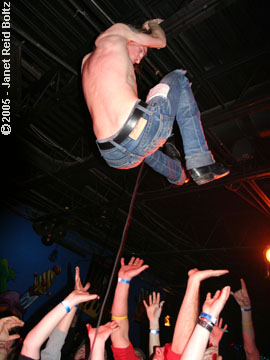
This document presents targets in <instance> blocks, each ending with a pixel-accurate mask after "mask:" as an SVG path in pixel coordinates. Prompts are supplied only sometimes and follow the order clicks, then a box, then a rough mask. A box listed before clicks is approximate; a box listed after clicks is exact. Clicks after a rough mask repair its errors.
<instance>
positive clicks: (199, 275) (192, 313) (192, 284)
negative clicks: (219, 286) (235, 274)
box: [172, 269, 228, 354]
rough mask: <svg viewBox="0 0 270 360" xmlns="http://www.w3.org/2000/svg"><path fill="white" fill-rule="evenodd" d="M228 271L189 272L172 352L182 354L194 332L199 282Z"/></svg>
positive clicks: (196, 270) (197, 308)
mask: <svg viewBox="0 0 270 360" xmlns="http://www.w3.org/2000/svg"><path fill="white" fill-rule="evenodd" d="M227 273H228V270H203V271H199V270H198V269H192V270H190V271H189V273H188V275H189V279H188V284H187V290H186V293H185V296H184V299H183V302H182V305H181V308H180V310H179V314H178V317H177V321H176V325H175V329H174V334H173V340H172V351H173V352H175V353H177V354H182V353H183V351H184V349H185V347H186V344H187V343H188V341H189V338H190V336H191V334H192V332H193V330H194V327H195V325H196V322H197V319H198V312H199V291H200V284H201V281H203V280H205V279H208V278H210V277H213V276H221V275H224V274H227Z"/></svg>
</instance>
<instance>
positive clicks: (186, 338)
mask: <svg viewBox="0 0 270 360" xmlns="http://www.w3.org/2000/svg"><path fill="white" fill-rule="evenodd" d="M147 268H148V265H144V262H143V260H142V259H140V258H135V257H132V258H131V259H130V261H129V263H128V264H125V261H124V259H123V258H122V259H121V266H120V269H119V272H118V282H117V285H116V288H115V293H114V299H113V304H112V309H111V321H109V322H107V323H106V324H104V325H101V326H99V328H98V329H96V328H92V327H91V325H90V324H87V325H86V327H87V333H88V338H89V343H90V357H91V359H93V360H103V359H104V357H105V356H106V352H105V343H106V341H107V340H108V339H109V338H110V341H111V349H112V354H113V357H114V359H115V360H138V359H142V358H143V356H142V353H141V352H140V351H138V349H136V348H135V349H134V348H133V345H132V343H131V342H130V339H129V319H128V296H129V289H130V285H131V281H132V279H133V278H134V277H136V276H138V275H139V274H140V273H141V272H143V271H144V270H146V269H147ZM227 273H228V270H203V271H200V270H198V269H192V270H190V271H189V273H188V281H187V287H186V291H185V295H184V298H183V301H182V304H181V306H180V310H179V313H178V316H177V320H176V324H175V328H174V333H173V337H172V341H171V343H167V344H165V345H161V344H160V334H159V331H160V328H159V320H160V316H161V312H162V308H163V304H164V301H161V299H160V293H158V292H153V293H152V294H150V295H149V299H148V301H147V300H146V299H145V300H144V301H143V303H144V306H145V309H146V313H147V317H148V320H149V358H151V359H154V360H180V359H181V360H199V359H200V360H210V359H211V360H213V359H217V360H218V359H222V356H221V354H219V343H220V341H221V339H222V336H223V334H224V332H225V331H226V329H227V325H225V326H224V327H223V328H222V323H223V319H222V318H219V315H220V313H221V311H222V309H223V308H224V306H225V304H226V302H227V300H228V298H229V296H230V294H231V295H232V296H233V297H234V298H235V300H236V301H237V303H238V304H239V306H240V309H241V314H242V315H241V316H242V337H243V344H244V350H245V353H246V359H247V360H259V359H260V355H259V351H258V349H257V347H256V343H255V333H254V327H253V323H252V313H251V302H250V298H249V296H248V292H247V288H246V285H245V282H244V280H243V279H241V289H240V290H238V291H236V292H235V293H233V292H232V291H231V289H230V286H226V287H224V288H223V289H221V290H217V291H216V293H215V294H214V295H213V296H212V295H211V294H210V293H208V294H207V296H206V298H205V301H204V303H203V306H202V311H201V313H200V314H199V295H200V285H201V282H202V281H204V280H206V279H209V278H211V277H218V276H222V275H225V274H227ZM89 288H90V284H89V283H87V284H86V285H85V286H83V285H82V283H81V279H80V269H79V268H78V267H76V268H75V287H74V290H73V291H72V292H71V293H70V294H69V295H68V296H67V297H66V298H65V299H64V300H63V301H62V302H61V303H60V304H58V305H57V306H55V307H54V308H53V309H52V310H51V311H50V312H48V313H47V314H46V315H45V316H44V317H43V318H42V320H41V321H40V322H39V323H38V324H37V325H36V326H35V327H34V328H33V329H32V330H31V331H30V332H29V333H28V334H27V336H26V337H25V339H24V341H23V344H22V348H21V351H20V355H19V357H17V358H18V359H19V360H24V359H30V360H31V359H36V360H38V359H42V360H60V359H63V356H61V349H62V346H63V344H64V342H65V339H66V336H67V334H68V332H69V329H70V326H71V324H72V321H73V319H74V315H75V313H76V310H77V307H78V305H79V304H80V303H83V302H87V301H90V300H94V299H98V298H99V297H98V295H97V294H90V293H89V291H88V290H89ZM23 325H24V323H23V321H22V320H20V319H18V318H17V317H16V316H10V317H4V318H2V319H0V360H6V359H7V360H9V359H16V357H14V356H11V355H10V351H9V350H10V349H11V348H12V344H13V343H14V341H17V339H18V338H19V337H20V335H19V334H17V333H15V334H12V330H13V329H19V328H20V327H22V326H23ZM48 339H49V340H48ZM47 340H48V341H47ZM46 341H47V343H46V346H45V347H44V345H43V344H44V343H45V342H46ZM42 346H43V349H42V350H41V348H42ZM82 349H84V351H83V350H82ZM88 358H89V356H88V353H87V352H86V350H85V347H80V348H79V350H78V351H77V353H76V354H75V355H74V360H84V359H88ZM65 360H66V359H65Z"/></svg>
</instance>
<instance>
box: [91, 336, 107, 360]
mask: <svg viewBox="0 0 270 360" xmlns="http://www.w3.org/2000/svg"><path fill="white" fill-rule="evenodd" d="M104 348H105V342H104V341H102V340H100V339H98V338H96V341H95V344H94V348H93V349H92V351H91V359H95V360H104Z"/></svg>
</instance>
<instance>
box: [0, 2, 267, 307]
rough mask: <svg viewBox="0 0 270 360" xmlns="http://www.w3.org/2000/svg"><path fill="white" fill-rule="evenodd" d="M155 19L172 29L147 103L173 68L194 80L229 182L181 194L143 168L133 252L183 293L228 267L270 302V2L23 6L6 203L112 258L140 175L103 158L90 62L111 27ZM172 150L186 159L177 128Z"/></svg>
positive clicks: (149, 70)
mask: <svg viewBox="0 0 270 360" xmlns="http://www.w3.org/2000/svg"><path fill="white" fill-rule="evenodd" d="M157 17H159V18H163V19H165V21H164V22H163V23H162V27H163V29H164V30H165V32H166V34H167V47H166V48H165V49H162V50H159V51H158V50H152V51H150V52H149V54H148V56H147V58H146V59H145V60H144V61H143V68H142V74H141V76H140V77H139V78H138V85H139V86H138V88H139V96H140V97H141V98H142V99H144V98H145V96H146V94H147V92H148V90H149V88H151V87H152V86H154V85H155V84H156V83H157V82H158V81H159V80H160V78H161V77H162V76H163V75H165V74H167V73H168V72H170V71H171V70H174V69H176V68H182V69H186V70H187V76H188V78H189V79H190V81H191V82H192V89H193V91H194V94H195V97H196V99H197V102H198V105H199V108H200V110H201V113H202V123H203V126H204V129H205V133H206V137H207V140H208V143H209V146H210V148H211V149H212V151H213V153H214V156H215V158H216V159H217V160H218V161H222V162H223V163H224V164H226V166H227V167H228V168H230V169H231V174H230V175H229V176H227V177H225V178H224V179H222V180H218V181H215V182H213V183H210V184H208V185H204V186H201V187H198V186H197V185H196V184H194V183H193V182H190V183H188V184H186V185H184V186H183V187H179V188H175V187H172V186H171V185H170V184H169V183H168V182H167V180H166V179H164V178H163V177H162V176H160V175H159V174H157V173H155V172H153V171H152V170H151V169H150V168H148V167H147V165H144V167H143V169H142V176H141V178H140V181H139V186H138V191H137V196H136V199H135V207H134V212H133V216H132V219H131V224H130V228H129V231H128V236H127V240H126V246H125V255H126V256H127V257H128V256H130V255H131V254H134V255H138V256H141V257H143V258H144V259H145V261H146V263H148V264H149V265H150V266H151V271H152V273H153V274H154V275H156V276H157V277H158V278H159V279H161V281H162V282H163V283H164V284H165V287H166V288H167V289H168V290H169V291H171V292H173V293H175V294H180V293H182V291H183V286H184V284H185V281H186V274H187V271H188V269H190V268H193V267H198V268H209V267H213V268H229V269H230V270H231V274H232V275H231V280H232V282H233V281H235V287H237V286H239V282H238V280H239V277H240V276H244V277H246V278H247V277H248V278H249V281H250V287H251V288H252V290H253V291H254V292H256V290H255V289H256V281H257V280H258V279H260V278H261V279H262V284H263V286H264V287H265V288H267V291H268V294H269V282H270V279H269V280H268V281H265V280H264V275H265V264H264V263H263V261H262V251H263V249H264V247H265V246H266V245H267V243H270V239H269V237H270V223H269V218H270V199H269V197H270V181H269V179H270V104H269V99H270V67H269V64H270V61H269V60H270V56H269V51H270V47H269V35H268V33H267V31H266V29H267V22H268V19H269V16H268V12H267V1H266V0H265V1H260V0H259V1H257V0H203V1H202V0H194V1H190V0H182V1H181V0H179V1H173V0H167V1H163V0H147V1H142V0H122V1H120V0H110V1H108V0H98V1H94V0H55V1H50V0H36V1H29V0H16V2H15V1H14V2H13V3H12V9H11V35H12V54H11V61H12V78H11V83H12V99H11V100H12V108H11V110H12V119H11V125H12V134H11V135H9V136H5V137H4V139H3V141H2V139H1V142H2V145H3V148H2V156H3V158H4V159H3V169H4V170H5V179H6V181H5V186H4V185H3V187H2V189H4V196H3V198H4V204H5V206H8V207H9V208H12V209H14V210H16V211H17V212H19V213H20V214H21V215H22V216H24V217H26V218H28V219H30V220H31V221H33V222H35V223H38V222H40V221H51V222H57V223H61V224H63V225H64V226H65V228H66V229H67V230H68V231H69V235H67V236H66V238H65V239H64V240H62V241H61V244H62V245H64V246H66V247H68V248H70V249H72V250H73V251H76V252H79V253H82V254H84V255H87V254H88V253H91V248H90V247H89V246H88V242H89V239H91V240H94V241H96V242H97V243H98V244H99V245H101V246H102V247H104V248H108V249H110V250H112V251H113V252H114V253H116V251H117V249H118V247H119V244H120V240H121V236H122V232H123V228H124V225H125V221H126V218H127V214H128V210H129V205H130V201H131V197H132V193H133V190H134V187H135V183H136V180H137V176H138V173H139V168H136V169H132V170H129V171H124V170H122V171H120V170H115V169H112V168H109V167H108V166H107V165H106V164H105V162H104V161H103V160H102V158H101V157H100V155H99V153H98V151H97V148H96V145H95V138H94V135H93V132H92V127H91V118H90V115H89V113H88V111H87V109H86V105H85V103H84V99H83V94H82V89H81V79H80V64H81V60H82V57H83V56H84V55H85V54H86V53H87V52H89V51H91V50H92V49H93V45H94V41H95V38H96V37H97V36H98V34H99V33H100V32H102V31H104V30H105V29H106V28H107V27H109V26H110V25H112V24H113V23H116V22H124V23H131V24H135V23H137V24H141V23H143V22H144V21H145V20H147V19H149V18H157ZM2 138H3V136H2ZM175 139H176V143H177V144H179V145H177V146H178V148H179V150H180V151H182V148H181V138H180V135H179V131H178V129H177V128H176V129H175ZM72 233H77V234H80V237H79V240H78V239H76V242H74V238H73V237H72V236H71V235H70V234H72ZM89 249H90V250H89ZM252 281H254V282H253V283H252ZM260 291H261V292H263V290H262V289H260ZM263 294H264V293H263ZM263 296H265V294H264V295H263ZM258 299H259V298H258ZM258 301H259V300H258Z"/></svg>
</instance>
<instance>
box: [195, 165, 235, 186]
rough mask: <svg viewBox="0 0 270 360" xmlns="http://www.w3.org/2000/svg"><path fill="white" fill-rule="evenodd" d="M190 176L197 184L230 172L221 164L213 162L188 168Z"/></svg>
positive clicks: (205, 182)
mask: <svg viewBox="0 0 270 360" xmlns="http://www.w3.org/2000/svg"><path fill="white" fill-rule="evenodd" d="M189 173H190V176H191V177H192V179H193V180H194V181H195V183H196V184H197V185H203V184H207V183H209V182H210V181H213V180H217V179H220V178H222V177H224V176H226V175H228V174H229V173H230V170H228V169H226V168H225V167H224V166H223V165H222V164H218V163H214V164H211V165H206V166H202V167H199V168H194V169H190V170H189Z"/></svg>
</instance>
